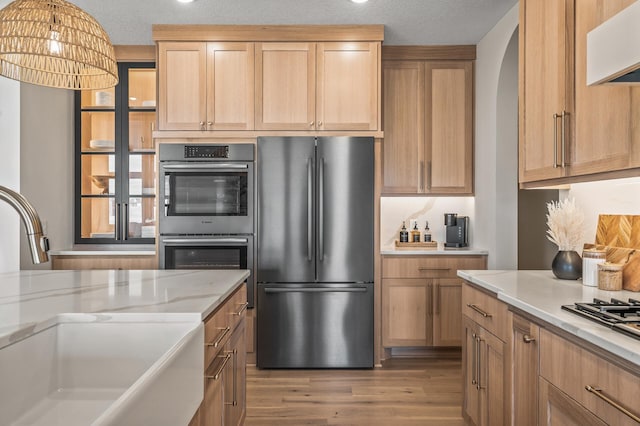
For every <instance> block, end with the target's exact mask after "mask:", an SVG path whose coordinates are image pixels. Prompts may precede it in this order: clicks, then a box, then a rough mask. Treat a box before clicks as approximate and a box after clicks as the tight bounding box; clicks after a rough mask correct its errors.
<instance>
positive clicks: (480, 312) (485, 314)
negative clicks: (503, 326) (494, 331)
mask: <svg viewBox="0 0 640 426" xmlns="http://www.w3.org/2000/svg"><path fill="white" fill-rule="evenodd" d="M467 306H468V307H470V308H471V309H473V310H474V311H476V312H477V313H479V314H480V315H482V316H483V317H485V318H491V317H492V315H491V314H490V313H487V312H485V311H483V310H482V309H480V308H479V307H478V306H477V305H474V304H473V303H467Z"/></svg>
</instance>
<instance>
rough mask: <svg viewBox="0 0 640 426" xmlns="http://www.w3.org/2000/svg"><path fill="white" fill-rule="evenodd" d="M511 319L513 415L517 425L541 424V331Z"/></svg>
mask: <svg viewBox="0 0 640 426" xmlns="http://www.w3.org/2000/svg"><path fill="white" fill-rule="evenodd" d="M509 315H510V316H511V321H510V322H511V372H510V373H511V413H512V414H511V415H512V421H513V424H514V425H522V426H528V425H530V426H536V425H537V424H538V404H537V398H538V374H539V368H538V365H539V364H540V344H539V340H540V327H539V326H538V325H537V324H534V323H532V322H531V321H528V320H527V319H525V318H522V317H521V316H519V315H517V314H514V313H512V312H510V313H509Z"/></svg>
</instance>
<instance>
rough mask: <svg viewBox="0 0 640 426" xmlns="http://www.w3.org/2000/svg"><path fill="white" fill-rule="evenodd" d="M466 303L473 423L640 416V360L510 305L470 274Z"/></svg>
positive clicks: (596, 422)
mask: <svg viewBox="0 0 640 426" xmlns="http://www.w3.org/2000/svg"><path fill="white" fill-rule="evenodd" d="M462 309H463V316H462V321H463V336H464V340H463V348H462V350H463V353H462V356H463V363H462V366H463V368H462V374H463V384H464V385H463V392H464V401H463V415H464V417H465V419H466V420H467V423H469V424H472V425H476V426H480V425H491V426H500V425H507V424H508V425H513V426H523V425H524V426H527V425H532V426H533V425H557V426H560V425H562V426H571V425H575V426H578V425H580V426H584V425H588V426H591V425H593V426H600V425H616V426H631V425H636V426H637V425H639V424H640V412H639V411H638V408H637V407H638V404H637V395H638V390H640V385H639V383H640V369H638V368H637V367H636V366H634V365H630V364H629V363H626V362H623V361H620V360H619V359H617V358H616V357H615V355H613V354H609V353H607V352H605V351H603V350H601V349H594V348H592V347H591V346H590V345H589V344H588V343H586V342H584V341H582V340H581V339H579V338H577V337H574V336H571V335H569V334H566V332H564V331H562V330H558V329H556V328H554V326H552V325H550V324H548V323H546V322H544V321H542V320H537V319H535V318H532V317H531V318H530V317H529V316H527V315H526V314H523V313H521V312H520V311H518V310H517V309H515V308H509V307H508V306H507V305H505V304H504V303H503V302H501V301H499V300H498V299H497V297H496V296H495V295H492V294H490V293H487V292H485V291H482V290H480V289H479V288H477V287H475V286H474V285H473V284H470V283H468V282H465V283H464V284H463V288H462ZM507 309H511V310H509V311H507ZM523 315H524V316H523ZM507 326H508V327H507ZM509 395H510V397H508V396H509Z"/></svg>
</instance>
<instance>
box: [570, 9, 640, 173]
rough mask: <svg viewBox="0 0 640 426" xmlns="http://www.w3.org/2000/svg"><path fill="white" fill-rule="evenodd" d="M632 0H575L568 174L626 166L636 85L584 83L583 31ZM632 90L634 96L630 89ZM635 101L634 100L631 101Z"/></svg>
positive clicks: (636, 106) (638, 106) (639, 90)
mask: <svg viewBox="0 0 640 426" xmlns="http://www.w3.org/2000/svg"><path fill="white" fill-rule="evenodd" d="M631 3H634V0H581V1H579V2H576V8H575V14H576V17H575V22H576V36H575V43H576V72H575V102H576V108H575V109H576V111H575V123H574V124H575V147H574V152H573V155H572V159H571V175H582V174H589V173H596V172H602V171H608V170H617V169H623V168H626V167H629V166H630V162H629V153H630V152H631V149H632V148H631V147H632V144H633V143H634V142H636V143H637V139H636V140H634V139H633V135H632V132H631V131H630V130H631V129H632V127H633V123H632V112H633V111H634V110H635V111H636V114H637V113H638V111H639V110H640V104H639V103H638V100H640V97H639V96H638V95H640V88H632V86H628V85H623V86H620V85H598V86H587V84H586V67H587V33H588V32H589V31H591V30H592V29H593V28H595V27H596V26H597V25H599V24H600V23H602V22H604V21H605V20H607V19H608V18H610V17H611V16H613V15H615V14H616V13H618V12H619V11H620V10H622V9H623V8H625V7H626V6H629V5H630V4H631ZM633 92H635V93H636V96H635V98H634V97H632V93H633ZM634 101H635V102H634Z"/></svg>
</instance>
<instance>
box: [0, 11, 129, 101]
mask: <svg viewBox="0 0 640 426" xmlns="http://www.w3.org/2000/svg"><path fill="white" fill-rule="evenodd" d="M0 75H3V76H5V77H9V78H11V79H14V80H19V81H23V82H27V83H33V84H38V85H41V86H49V87H58V88H63V89H76V90H80V89H105V88H108V87H113V86H115V85H116V84H117V83H118V67H117V64H116V60H115V54H114V50H113V46H112V44H111V41H110V40H109V36H107V33H106V32H105V31H104V29H103V28H102V26H100V24H98V22H97V21H96V20H95V19H94V18H93V17H92V16H91V15H89V14H88V13H86V12H85V11H83V10H82V9H80V8H79V7H77V6H75V5H73V4H71V3H69V2H67V1H65V0H16V1H14V2H12V3H10V4H9V5H7V6H6V7H5V8H4V9H2V10H0Z"/></svg>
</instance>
